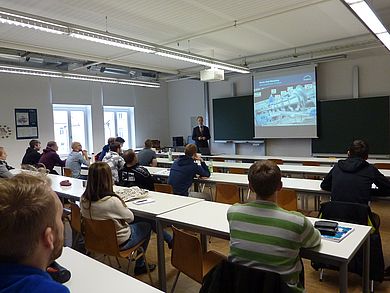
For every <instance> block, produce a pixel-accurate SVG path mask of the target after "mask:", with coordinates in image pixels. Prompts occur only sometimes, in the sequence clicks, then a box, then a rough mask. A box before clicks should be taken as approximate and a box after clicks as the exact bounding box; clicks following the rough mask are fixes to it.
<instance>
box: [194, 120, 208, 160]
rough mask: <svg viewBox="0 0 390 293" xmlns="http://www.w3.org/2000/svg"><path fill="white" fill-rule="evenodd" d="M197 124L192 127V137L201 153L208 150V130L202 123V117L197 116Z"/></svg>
mask: <svg viewBox="0 0 390 293" xmlns="http://www.w3.org/2000/svg"><path fill="white" fill-rule="evenodd" d="M197 120H198V126H196V127H194V129H193V131H192V139H193V140H194V141H195V144H196V146H197V147H198V151H200V152H201V153H203V152H202V151H204V152H210V149H209V143H208V140H209V139H210V130H209V128H208V127H207V126H205V125H203V117H202V116H198V118H197Z"/></svg>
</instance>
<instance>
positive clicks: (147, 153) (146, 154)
mask: <svg viewBox="0 0 390 293" xmlns="http://www.w3.org/2000/svg"><path fill="white" fill-rule="evenodd" d="M137 157H138V162H139V164H140V165H142V166H152V167H156V166H157V159H156V152H155V151H153V150H152V141H151V140H150V139H147V140H145V148H144V149H143V150H141V151H140V152H139V153H138V154H137Z"/></svg>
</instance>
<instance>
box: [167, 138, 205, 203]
mask: <svg viewBox="0 0 390 293" xmlns="http://www.w3.org/2000/svg"><path fill="white" fill-rule="evenodd" d="M194 161H200V166H199V165H198V164H197V163H196V162H194ZM196 175H199V176H201V177H210V171H209V169H208V167H207V165H206V163H205V162H204V161H203V159H202V157H201V156H200V155H198V154H197V153H196V145H194V144H188V145H187V146H186V147H185V149H184V155H183V156H179V157H178V158H177V159H176V160H175V161H174V162H173V164H172V167H171V171H170V173H169V177H168V184H170V185H172V187H173V193H174V194H179V195H185V196H188V189H189V188H190V187H191V185H192V181H193V180H194V177H195V176H196Z"/></svg>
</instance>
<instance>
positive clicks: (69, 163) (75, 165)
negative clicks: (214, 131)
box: [65, 141, 89, 180]
mask: <svg viewBox="0 0 390 293" xmlns="http://www.w3.org/2000/svg"><path fill="white" fill-rule="evenodd" d="M71 147H72V151H71V152H70V154H69V156H68V158H67V159H66V163H65V167H67V168H70V169H71V170H72V177H73V178H79V179H84V180H86V179H87V176H85V175H81V174H80V173H81V165H82V164H84V165H86V166H89V158H88V153H87V151H86V150H83V147H82V146H81V143H79V142H77V141H74V142H72V146H71Z"/></svg>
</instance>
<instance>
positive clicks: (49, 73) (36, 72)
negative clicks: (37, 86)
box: [0, 65, 160, 88]
mask: <svg viewBox="0 0 390 293" xmlns="http://www.w3.org/2000/svg"><path fill="white" fill-rule="evenodd" d="M0 72H2V73H11V74H22V75H31V76H42V77H53V78H65V79H75V80H85V81H93V82H103V83H111V84H123V85H134V86H142V87H153V88H158V87H160V84H159V83H158V82H147V81H139V80H131V79H123V78H122V79H121V78H111V77H101V76H93V75H86V74H74V73H66V72H59V71H54V70H41V69H35V68H25V67H15V66H1V65H0Z"/></svg>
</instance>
